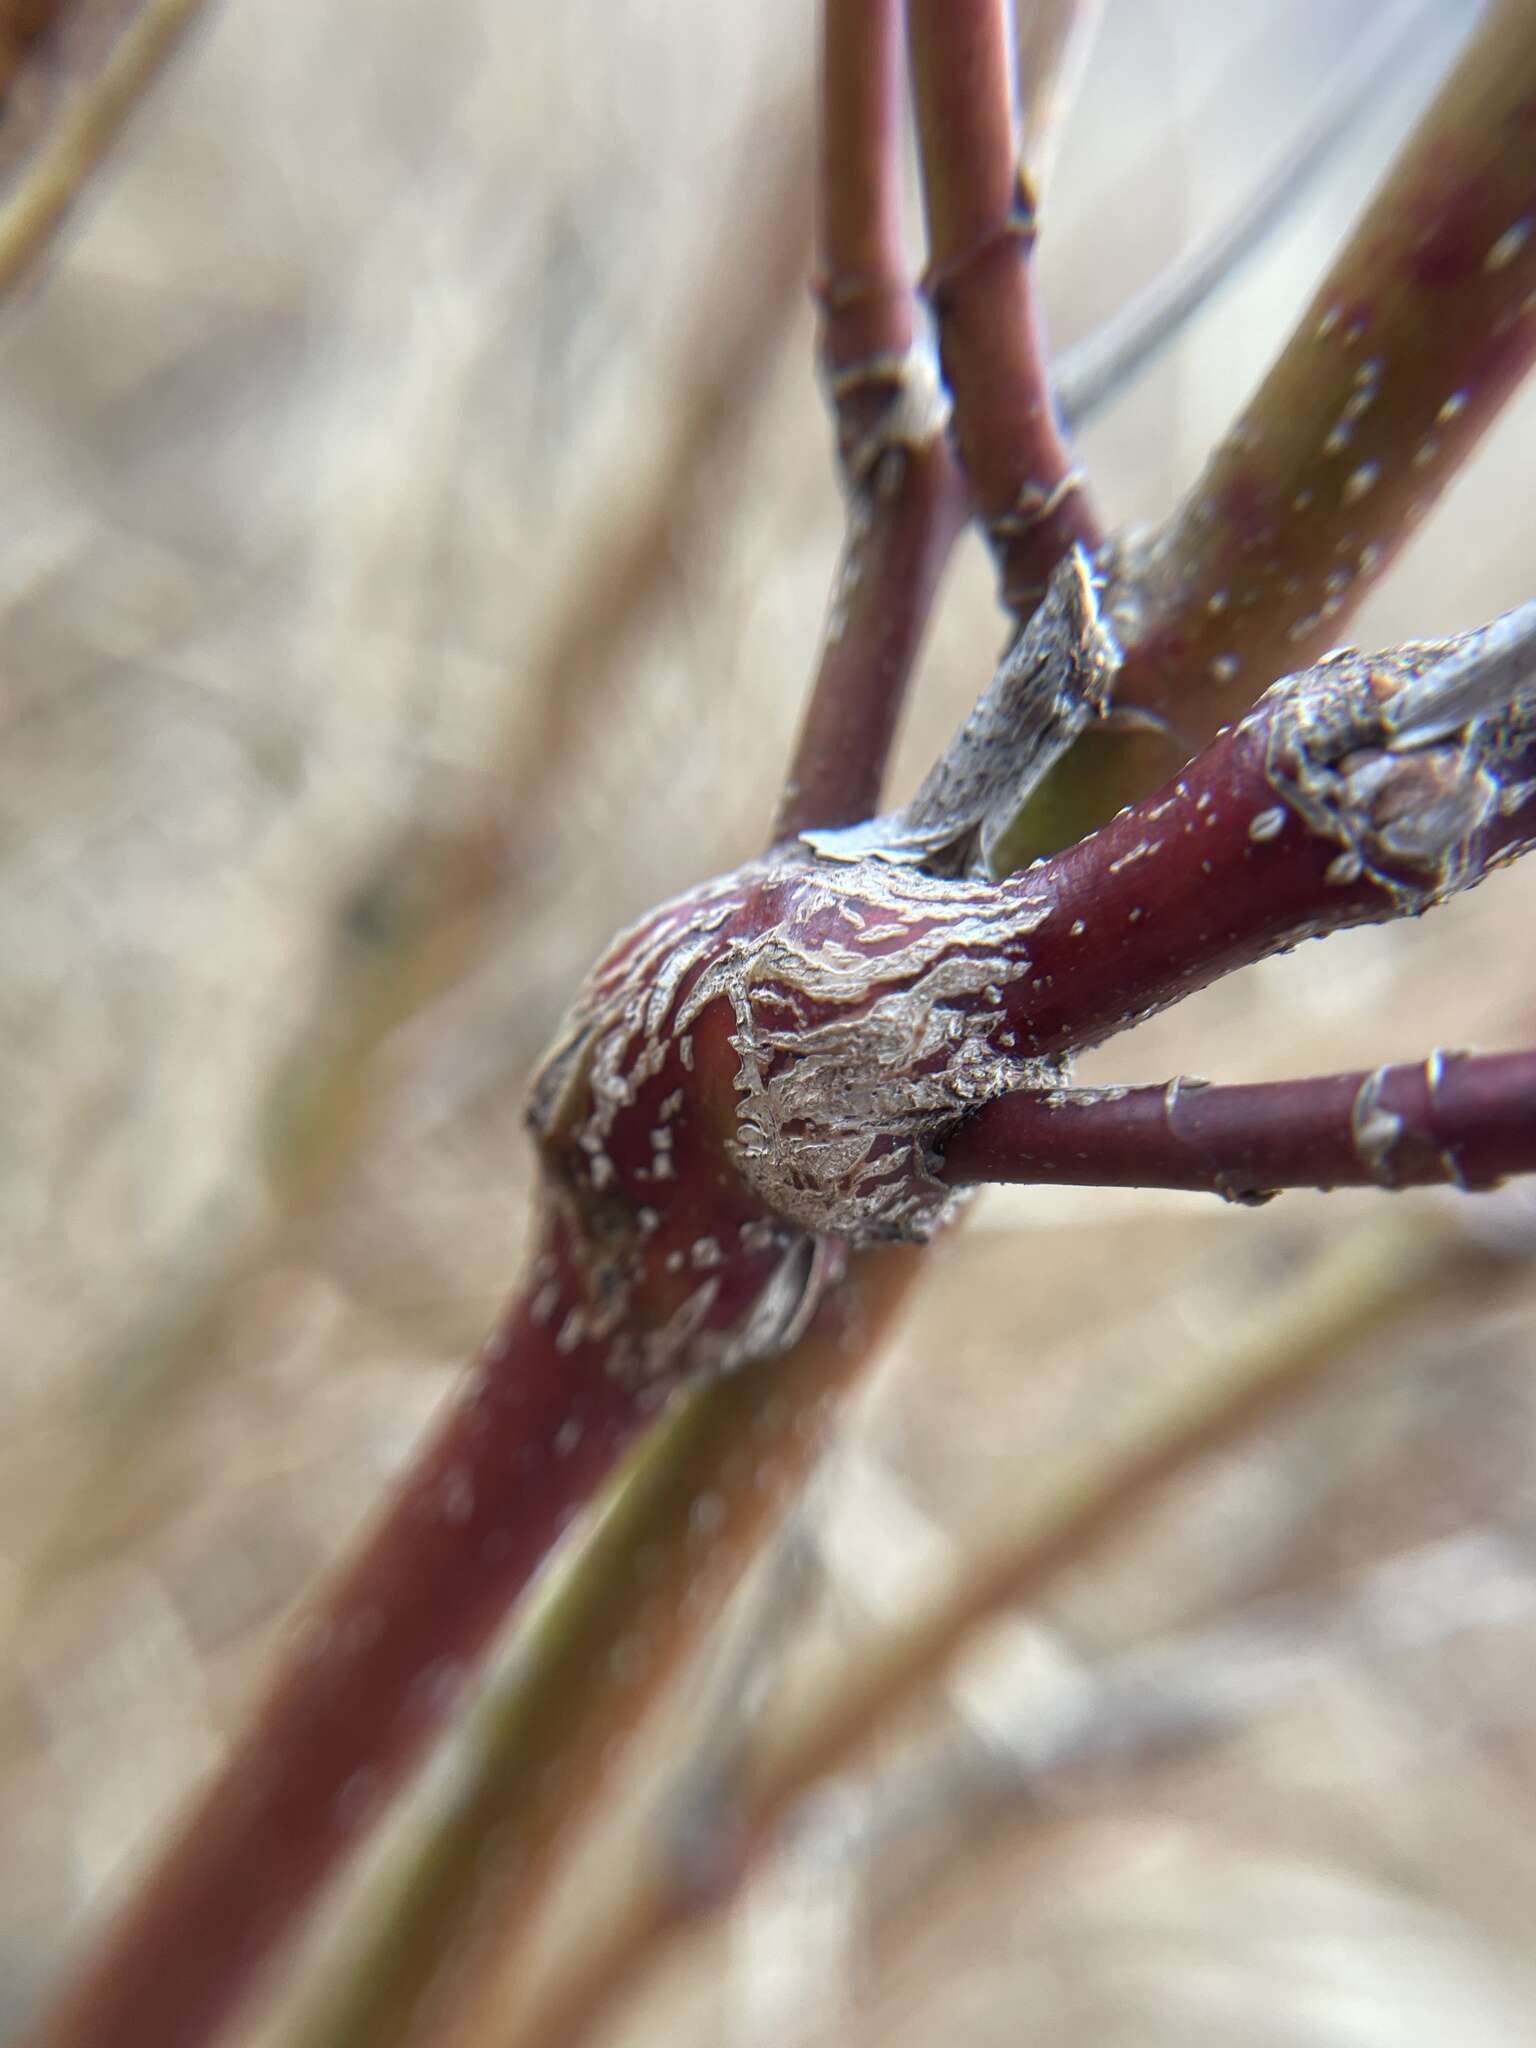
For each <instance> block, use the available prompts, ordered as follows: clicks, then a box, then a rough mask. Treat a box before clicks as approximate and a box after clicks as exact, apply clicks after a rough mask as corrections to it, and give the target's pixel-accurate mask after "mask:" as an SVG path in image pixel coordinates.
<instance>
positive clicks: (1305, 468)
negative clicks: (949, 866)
mask: <svg viewBox="0 0 1536 2048" xmlns="http://www.w3.org/2000/svg"><path fill="white" fill-rule="evenodd" d="M1533 100H1536V15H1533V13H1532V11H1531V9H1530V8H1529V7H1528V6H1527V5H1525V4H1524V0H1497V4H1495V5H1494V6H1493V7H1492V8H1491V9H1490V10H1489V12H1488V14H1487V16H1486V17H1485V19H1484V20H1483V22H1482V23H1481V25H1480V26H1479V28H1478V29H1477V30H1476V32H1475V33H1474V36H1473V38H1472V40H1471V42H1470V44H1469V46H1468V48H1467V50H1466V51H1465V53H1464V55H1463V56H1462V58H1461V61H1460V62H1459V63H1458V64H1457V66H1456V67H1455V69H1454V70H1453V72H1452V73H1451V75H1450V77H1449V78H1448V80H1447V81H1446V83H1445V85H1444V86H1443V87H1442V88H1441V90H1440V92H1439V93H1438V95H1437V96H1436V99H1435V101H1434V104H1433V106H1432V107H1431V108H1430V109H1429V110H1428V112H1427V113H1426V115H1425V117H1424V119H1423V121H1422V122H1421V123H1420V124H1419V125H1418V127H1417V128H1416V129H1415V131H1414V134H1413V135H1412V137H1411V138H1410V139H1409V141H1408V142H1407V143H1406V144H1405V145H1404V147H1403V149H1402V151H1401V152H1400V153H1399V155H1398V158H1397V160H1396V163H1395V164H1394V166H1393V168H1392V170H1391V171H1390V173H1389V174H1388V176H1387V178H1386V180H1385V182H1384V183H1383V185H1382V186H1381V188H1380V190H1379V191H1378V193H1377V195H1376V197H1375V198H1374V200H1373V201H1372V203H1371V205H1370V206H1369V208H1368V209H1367V211H1366V213H1365V214H1364V215H1363V217H1362V218H1361V220H1360V221H1359V222H1358V223H1357V225H1356V227H1355V229H1354V231H1353V232H1352V233H1351V235H1350V236H1349V238H1348V240H1347V242H1346V243H1345V246H1344V248H1343V249H1342V250H1341V251H1340V253H1339V255H1338V257H1337V258H1336V259H1335V261H1334V263H1333V265H1332V266H1331V269H1330V271H1329V274H1328V276H1327V278H1326V279H1325V280H1324V282H1323V283H1322V285H1321V286H1320V287H1319V289H1318V292H1317V294H1316V296H1315V297H1314V299H1313V301H1312V303H1311V305H1310V306H1309V307H1308V309H1307V310H1306V312H1305V313H1304V314H1303V315H1302V318H1301V320H1300V322H1299V323H1298V325H1297V327H1296V328H1295V330H1294V331H1293V333H1292V335H1291V336H1290V339H1289V340H1288V341H1287V342H1286V344H1285V346H1284V348H1283V349H1282V350H1281V352H1280V354H1279V356H1278V358H1277V359H1276V362H1275V364H1274V366H1273V368H1272V369H1271V371H1270V373H1269V375H1268V376H1267V378H1266V379H1265V381H1264V383H1263V384H1262V386H1261V387H1260V389H1259V390H1258V392H1257V393H1256V394H1255V396H1254V397H1253V399H1252V400H1251V402H1250V403H1249V405H1248V407H1247V409H1246V410H1245V412H1244V413H1243V415H1242V417H1241V418H1240V419H1239V420H1238V421H1237V422H1236V424H1235V425H1234V426H1233V428H1232V430H1231V432H1230V433H1229V434H1228V435H1227V437H1226V439H1225V440H1224V441H1223V442H1222V443H1221V445H1220V447H1219V448H1218V449H1217V451H1216V453H1215V455H1214V456H1213V457H1212V459H1211V461H1210V463H1209V464H1208V465H1207V468H1206V471H1205V474H1204V475H1203V476H1202V477H1201V479H1200V481H1199V483H1198V484H1197V485H1196V487H1195V489H1194V491H1193V492H1192V493H1191V494H1190V496H1189V498H1188V499H1187V500H1186V502H1185V504H1184V505H1183V507H1182V508H1181V509H1180V511H1179V512H1178V513H1177V514H1176V516H1175V517H1174V518H1173V519H1172V521H1170V523H1169V524H1168V526H1167V527H1166V528H1165V529H1164V530H1162V531H1161V532H1160V533H1158V534H1157V535H1156V536H1154V537H1153V538H1152V539H1151V540H1150V541H1148V542H1145V543H1134V544H1130V545H1127V546H1124V547H1122V548H1120V549H1118V550H1117V551H1116V553H1115V555H1114V558H1113V561H1112V562H1111V563H1110V565H1109V566H1110V568H1111V572H1112V573H1111V588H1110V594H1109V608H1110V612H1111V616H1112V617H1113V619H1114V623H1115V626H1116V628H1117V630H1118V632H1119V634H1120V637H1121V640H1122V643H1123V644H1124V647H1125V650H1126V663H1125V667H1124V670H1123V671H1122V674H1121V677H1120V682H1119V688H1118V692H1117V703H1118V705H1119V707H1120V719H1119V721H1118V722H1117V723H1116V724H1115V725H1113V726H1112V727H1110V728H1104V727H1100V728H1098V729H1096V730H1093V731H1090V732H1089V733H1087V734H1085V736H1084V739H1083V742H1082V744H1081V745H1080V746H1079V747H1078V748H1076V749H1075V750H1074V752H1073V753H1072V754H1071V755H1069V756H1068V757H1067V759H1066V760H1065V761H1064V762H1063V763H1062V764H1061V767H1060V768H1059V769H1058V770H1057V772H1056V773H1055V774H1054V775H1053V776H1052V777H1051V778H1050V780H1049V781H1048V782H1047V783H1046V784H1045V786H1044V787H1043V788H1042V789H1041V791H1040V794H1039V797H1038V798H1037V800H1036V802H1035V804H1034V805H1033V806H1032V811H1031V815H1030V817H1029V818H1028V819H1027V820H1026V821H1025V822H1024V826H1023V828H1022V829H1021V830H1020V831H1019V832H1018V833H1016V834H1015V835H1014V836H1013V838H1012V840H1011V842H1010V844H1009V846H1008V848H1007V855H1008V859H1009V862H1010V863H1011V864H1013V865H1022V864H1023V863H1024V862H1025V861H1026V860H1028V859H1030V858H1032V857H1033V856H1034V855H1036V854H1038V853H1039V852H1041V851H1044V850H1047V849H1049V848H1051V847H1054V846H1060V845H1063V844H1065V843H1067V842H1069V841H1071V840H1072V839H1075V838H1077V837H1078V836H1079V834H1080V833H1081V832H1082V831H1083V830H1084V829H1085V827H1086V826H1088V825H1089V824H1091V823H1092V822H1093V821H1094V820H1095V819H1096V818H1097V817H1099V816H1102V810H1101V809H1100V806H1101V805H1102V803H1103V802H1104V801H1105V799H1106V797H1109V798H1112V799H1113V800H1114V801H1116V802H1122V803H1123V802H1125V801H1126V799H1127V797H1128V796H1130V795H1132V794H1134V793H1135V792H1136V791H1138V790H1141V789H1145V788H1147V787H1148V785H1149V784H1150V783H1151V782H1153V781H1155V780H1158V779H1160V778H1161V777H1162V776H1163V775H1166V774H1168V773H1170V772H1171V771H1172V770H1173V769H1174V768H1175V767H1176V766H1177V765H1178V763H1179V761H1180V760H1182V759H1184V758H1186V757H1187V756H1188V754H1189V753H1190V752H1191V751H1192V750H1193V749H1194V748H1195V747H1196V746H1198V745H1199V744H1200V743H1201V741H1202V740H1204V739H1206V738H1208V737H1209V736H1210V735H1211V734H1212V733H1213V732H1215V731H1216V730H1217V729H1218V728H1219V727H1220V726H1221V725H1222V724H1223V723H1224V722H1225V721H1226V720H1228V719H1230V718H1231V717H1232V716H1233V715H1234V713H1236V712H1237V711H1238V710H1239V709H1240V708H1241V707H1242V706H1243V705H1246V704H1250V703H1252V702H1253V701H1254V699H1255V698H1256V697H1257V695H1258V694H1259V692H1260V691H1261V690H1262V689H1264V688H1265V686H1266V685H1267V684H1269V683H1270V682H1272V681H1273V680H1274V678H1275V677H1276V676H1277V675H1280V674H1282V673H1284V672H1285V671H1286V670H1287V669H1291V668H1294V667H1297V666H1299V665H1300V664H1302V663H1303V662H1306V661H1308V660H1311V659H1313V658H1314V657H1315V656H1316V654H1317V653H1318V652H1320V651H1321V650H1323V649H1326V648H1327V647H1329V646H1331V645H1334V644H1337V642H1338V641H1339V640H1340V638H1341V637H1342V634H1343V631H1344V629H1345V626H1346V623H1347V620H1348V618H1349V615H1350V613H1351V612H1352V611H1353V609H1354V608H1355V607H1356V606H1357V605H1358V604H1359V602H1360V601H1361V599H1362V598H1363V597H1364V596H1365V594H1366V592H1367V591H1368V590H1369V588H1370V587H1371V585H1372V584H1373V583H1374V582H1375V580H1376V579H1377V577H1378V576H1379V575H1380V574H1381V572H1382V571H1383V570H1384V569H1385V568H1386V567H1387V565H1388V563H1389V562H1390V560H1391V559H1392V557H1393V555H1394V554H1395V553H1396V551H1397V549H1398V547H1399V546H1400V545H1401V544H1402V542H1403V540H1404V538H1405V536H1406V535H1407V533H1408V532H1409V531H1410V530H1411V528H1412V527H1413V525H1414V524H1415V522H1416V521H1418V520H1420V519H1421V518H1422V517H1423V516H1424V515H1425V514H1426V513H1427V512H1428V510H1429V509H1430V507H1431V506H1432V505H1433V503H1434V502H1435V500H1436V499H1437V498H1438V497H1439V495H1440V493H1441V492H1442V491H1443V490H1444V489H1445V487H1446V486H1447V485H1448V484H1449V483H1450V482H1451V480H1452V478H1453V477H1454V476H1455V475H1456V473H1457V470H1458V469H1459V468H1460V466H1461V464H1462V463H1463V462H1464V461H1465V459H1466V458H1467V456H1468V455H1469V454H1470V453H1471V451H1472V449H1473V448H1474V447H1475V446H1476V445H1477V442H1478V440H1479V439H1480V438H1481V436H1482V434H1483V433H1484V432H1485V431H1486V430H1487V428H1488V427H1489V426H1490V425H1491V424H1492V422H1493V420H1494V419H1495V418H1496V417H1497V416H1498V413H1499V409H1500V408H1501V406H1502V405H1503V404H1504V402H1505V400H1506V399H1507V398H1508V397H1509V395H1510V393H1511V392H1512V391H1514V389H1515V388H1516V387H1517V385H1518V384H1519V382H1520V380H1521V378H1522V377H1523V375H1524V373H1525V371H1526V370H1527V368H1528V367H1529V366H1530V363H1531V361H1532V359H1533V357H1536V231H1533V229H1536V153H1533V152H1532V150H1531V149H1530V147H1529V134H1528V130H1527V127H1526V119H1527V110H1528V109H1529V107H1530V105H1531V104H1532V102H1533Z"/></svg>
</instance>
